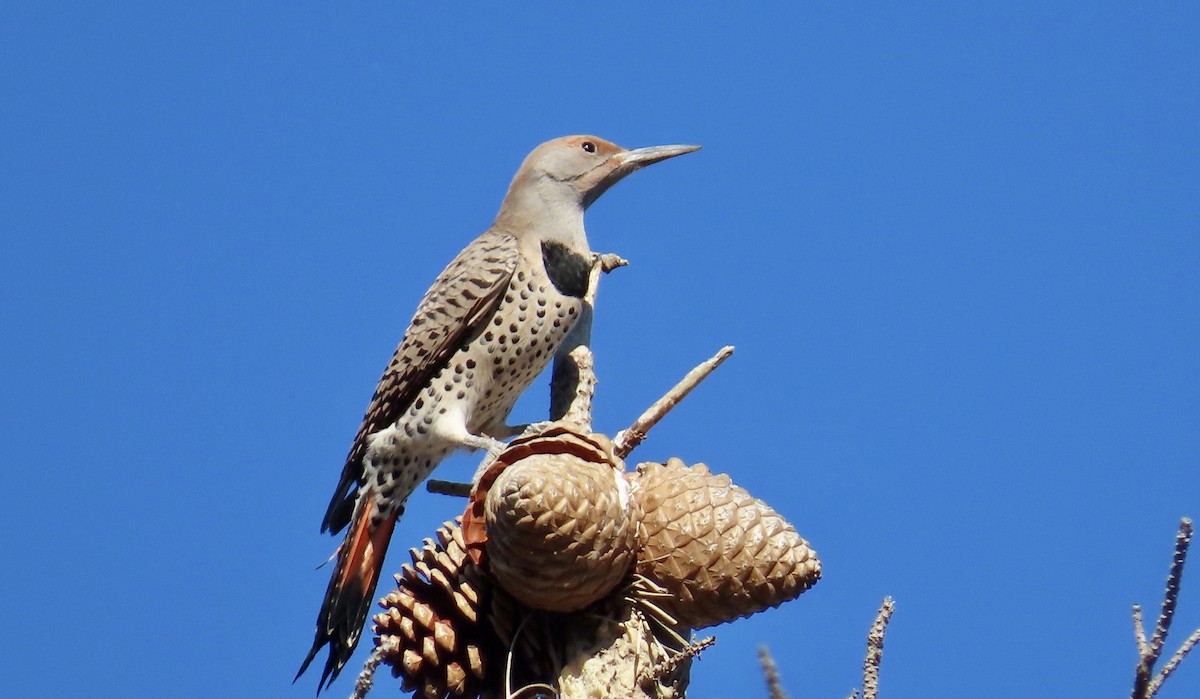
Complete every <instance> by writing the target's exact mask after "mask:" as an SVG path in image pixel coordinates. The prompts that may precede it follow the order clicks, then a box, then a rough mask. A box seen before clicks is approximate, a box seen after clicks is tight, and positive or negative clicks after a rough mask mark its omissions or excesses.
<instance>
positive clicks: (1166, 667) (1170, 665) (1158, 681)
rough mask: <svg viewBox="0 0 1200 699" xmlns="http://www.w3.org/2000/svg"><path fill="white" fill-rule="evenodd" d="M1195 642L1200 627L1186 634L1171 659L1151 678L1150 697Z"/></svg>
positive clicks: (1198, 637) (1197, 638)
mask: <svg viewBox="0 0 1200 699" xmlns="http://www.w3.org/2000/svg"><path fill="white" fill-rule="evenodd" d="M1197 643H1200V629H1196V630H1195V631H1193V632H1192V635H1191V636H1188V638H1187V640H1186V641H1184V642H1183V645H1182V646H1180V647H1179V650H1177V651H1175V655H1172V656H1171V659H1170V660H1168V661H1167V664H1166V665H1164V666H1163V669H1162V670H1160V671H1159V673H1158V675H1157V676H1156V677H1155V678H1154V679H1153V680H1151V682H1150V696H1151V697H1152V696H1154V695H1155V694H1157V693H1158V690H1159V689H1160V688H1161V687H1162V684H1163V682H1166V681H1167V678H1168V677H1170V676H1171V673H1172V672H1175V668H1177V667H1179V663H1181V662H1183V659H1184V658H1186V657H1187V654H1188V653H1190V652H1192V648H1194V647H1196V644H1197Z"/></svg>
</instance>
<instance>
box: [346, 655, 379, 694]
mask: <svg viewBox="0 0 1200 699" xmlns="http://www.w3.org/2000/svg"><path fill="white" fill-rule="evenodd" d="M381 662H383V646H375V650H373V651H371V657H369V658H367V662H365V663H363V669H362V672H360V673H358V679H356V680H354V693H353V694H351V695H350V699H363V698H364V697H366V696H367V693H368V692H370V691H371V688H372V687H373V686H375V669H376V668H378V667H379V663H381Z"/></svg>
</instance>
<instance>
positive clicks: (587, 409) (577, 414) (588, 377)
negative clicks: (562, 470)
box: [563, 345, 596, 432]
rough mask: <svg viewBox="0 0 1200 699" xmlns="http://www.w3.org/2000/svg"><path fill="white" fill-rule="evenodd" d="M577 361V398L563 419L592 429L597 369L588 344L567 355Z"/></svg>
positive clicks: (582, 427) (581, 427) (583, 428)
mask: <svg viewBox="0 0 1200 699" xmlns="http://www.w3.org/2000/svg"><path fill="white" fill-rule="evenodd" d="M567 356H568V357H569V358H570V359H571V361H573V362H575V369H576V371H577V372H578V381H577V382H576V384H575V398H574V399H573V400H572V401H571V406H570V407H569V408H567V414H566V415H564V416H563V420H566V421H567V422H571V423H574V424H576V425H578V426H579V428H580V429H582V430H584V431H586V432H591V431H592V397H593V396H594V395H595V394H596V371H595V369H594V366H595V364H594V362H593V358H592V351H591V350H590V349H588V346H587V345H580V346H578V347H576V348H575V349H573V350H571V353H570V354H569V355H567Z"/></svg>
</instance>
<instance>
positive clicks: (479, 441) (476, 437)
mask: <svg viewBox="0 0 1200 699" xmlns="http://www.w3.org/2000/svg"><path fill="white" fill-rule="evenodd" d="M459 444H461V445H462V446H464V447H466V448H468V449H482V450H484V451H486V452H487V460H488V461H491V460H492V459H494V458H496V457H497V456H499V455H500V452H502V451H504V447H505V444H504V442H502V441H500V440H499V439H496V438H494V437H489V436H487V435H486V434H465V435H462V436H460V437H459Z"/></svg>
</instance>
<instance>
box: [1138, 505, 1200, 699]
mask: <svg viewBox="0 0 1200 699" xmlns="http://www.w3.org/2000/svg"><path fill="white" fill-rule="evenodd" d="M1191 541H1192V520H1190V519H1188V518H1187V517H1184V518H1183V519H1181V520H1180V521H1179V533H1178V534H1176V536H1175V555H1174V556H1173V557H1172V559H1171V572H1170V573H1168V574H1167V588H1166V590H1165V591H1164V592H1163V603H1162V611H1161V612H1159V615H1158V624H1157V625H1156V626H1155V627H1154V635H1153V636H1151V637H1150V640H1149V641H1147V640H1146V637H1145V629H1144V628H1143V625H1142V609H1141V606H1139V605H1134V607H1133V625H1134V634H1135V635H1136V636H1137V639H1136V640H1137V645H1138V661H1137V665H1136V667H1135V668H1134V674H1133V693H1132V694H1131V695H1130V696H1131V697H1132V699H1152V698H1153V697H1154V695H1155V694H1157V693H1158V690H1159V689H1161V688H1162V684H1163V682H1165V681H1166V679H1167V677H1169V676H1170V675H1171V673H1172V672H1174V671H1175V668H1177V667H1179V663H1181V662H1182V661H1183V659H1184V657H1186V656H1187V654H1188V653H1189V652H1190V651H1191V650H1192V648H1193V647H1194V646H1195V645H1196V643H1197V639H1200V629H1197V630H1196V631H1195V632H1193V633H1192V635H1191V636H1189V637H1188V639H1187V640H1186V641H1184V643H1183V645H1182V646H1180V648H1179V650H1178V651H1176V652H1175V654H1174V655H1173V656H1171V660H1170V661H1169V662H1168V663H1167V665H1166V666H1165V667H1164V668H1163V669H1162V671H1161V672H1159V673H1158V675H1157V676H1155V675H1154V665H1155V663H1157V662H1158V659H1159V657H1160V656H1161V655H1162V649H1163V646H1164V645H1165V644H1166V642H1167V633H1168V632H1169V631H1170V630H1171V620H1172V619H1174V618H1175V607H1176V605H1177V604H1178V603H1179V589H1180V585H1181V584H1182V582H1183V567H1184V564H1185V563H1186V562H1187V552H1188V546H1189V545H1190V544H1191Z"/></svg>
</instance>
